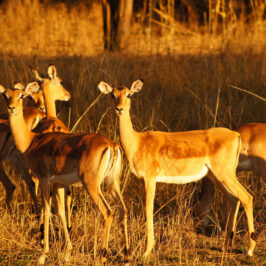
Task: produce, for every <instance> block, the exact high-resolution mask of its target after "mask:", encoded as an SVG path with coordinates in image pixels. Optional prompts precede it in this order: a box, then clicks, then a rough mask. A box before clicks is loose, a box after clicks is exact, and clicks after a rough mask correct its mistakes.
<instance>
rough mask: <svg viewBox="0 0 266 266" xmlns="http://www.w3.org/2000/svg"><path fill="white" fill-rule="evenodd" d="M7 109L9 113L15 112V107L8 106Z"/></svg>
mask: <svg viewBox="0 0 266 266" xmlns="http://www.w3.org/2000/svg"><path fill="white" fill-rule="evenodd" d="M7 109H8V112H10V113H13V112H14V110H15V106H8V107H7Z"/></svg>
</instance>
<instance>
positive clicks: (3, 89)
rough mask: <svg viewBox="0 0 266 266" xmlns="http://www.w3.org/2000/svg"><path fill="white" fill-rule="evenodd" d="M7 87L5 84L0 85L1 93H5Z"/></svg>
mask: <svg viewBox="0 0 266 266" xmlns="http://www.w3.org/2000/svg"><path fill="white" fill-rule="evenodd" d="M5 92H6V88H5V87H4V86H3V85H0V93H5Z"/></svg>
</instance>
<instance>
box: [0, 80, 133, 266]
mask: <svg viewBox="0 0 266 266" xmlns="http://www.w3.org/2000/svg"><path fill="white" fill-rule="evenodd" d="M38 87H39V86H38V84H36V82H33V83H30V84H28V85H27V87H26V88H25V90H9V89H7V90H6V89H4V88H3V87H1V92H2V93H5V95H6V97H7V99H8V112H9V121H10V126H11V131H12V134H13V137H14V141H15V144H16V146H17V149H18V150H19V151H20V152H21V153H22V155H23V157H24V158H25V161H26V164H27V166H28V167H29V168H30V169H31V171H32V173H33V174H34V175H35V176H36V177H37V178H38V179H39V182H40V188H41V191H42V195H43V203H44V249H43V254H42V255H41V257H40V258H39V263H40V264H44V262H45V257H46V255H47V254H48V253H49V214H50V205H49V197H50V192H49V183H55V184H57V186H58V189H57V190H56V192H57V195H56V200H57V206H58V213H59V216H60V218H61V220H62V224H63V229H64V234H65V240H66V254H65V261H68V260H69V256H70V252H71V250H72V244H71V241H70V238H69V234H68V230H67V225H66V220H65V209H64V200H65V199H64V186H65V185H73V186H81V185H83V186H84V187H85V188H86V190H87V192H88V193H89V194H90V196H91V198H92V199H93V201H94V203H95V204H96V205H97V206H98V207H99V209H100V211H101V213H102V215H103V217H104V220H105V224H104V239H103V244H102V250H103V255H102V257H103V260H105V255H106V254H105V253H106V252H107V250H108V240H109V232H110V228H111V223H112V220H113V211H112V209H111V207H110V206H109V204H108V202H107V201H106V199H105V197H104V196H103V194H102V191H101V184H102V183H103V182H105V183H106V184H107V185H108V187H109V189H110V190H111V194H112V196H113V197H114V199H115V200H116V201H117V203H119V207H120V218H121V219H123V221H122V223H121V225H122V224H123V230H124V238H125V252H126V254H128V250H129V243H128V237H127V209H126V207H125V204H124V202H123V199H122V196H121V192H120V172H121V160H122V152H121V148H120V146H119V145H118V144H117V143H115V142H113V141H111V140H109V139H107V138H106V137H104V136H101V135H94V134H88V135H82V134H69V133H61V132H50V133H46V134H41V133H34V132H31V131H30V130H29V129H28V128H27V126H26V124H25V120H24V118H23V108H22V99H23V98H24V97H26V96H27V95H30V94H31V93H33V92H36V90H38Z"/></svg>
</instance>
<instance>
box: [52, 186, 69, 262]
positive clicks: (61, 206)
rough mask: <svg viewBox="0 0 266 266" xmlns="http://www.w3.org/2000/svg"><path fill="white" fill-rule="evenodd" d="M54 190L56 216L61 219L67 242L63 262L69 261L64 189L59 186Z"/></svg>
mask: <svg viewBox="0 0 266 266" xmlns="http://www.w3.org/2000/svg"><path fill="white" fill-rule="evenodd" d="M54 190H55V192H56V195H55V196H56V202H57V210H58V214H59V216H60V218H61V221H62V225H63V230H64V235H65V240H66V242H67V251H66V254H65V262H67V261H69V257H70V253H71V251H72V244H71V241H70V237H69V233H68V229H67V222H66V212H65V187H64V186H62V185H59V184H55V185H54Z"/></svg>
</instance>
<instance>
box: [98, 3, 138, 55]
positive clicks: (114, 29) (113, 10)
mask: <svg viewBox="0 0 266 266" xmlns="http://www.w3.org/2000/svg"><path fill="white" fill-rule="evenodd" d="M102 8H103V25H104V49H105V50H115V49H117V50H121V49H123V48H124V47H125V46H126V42H127V39H128V36H129V34H130V24H131V17H132V10H133V0H102Z"/></svg>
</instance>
